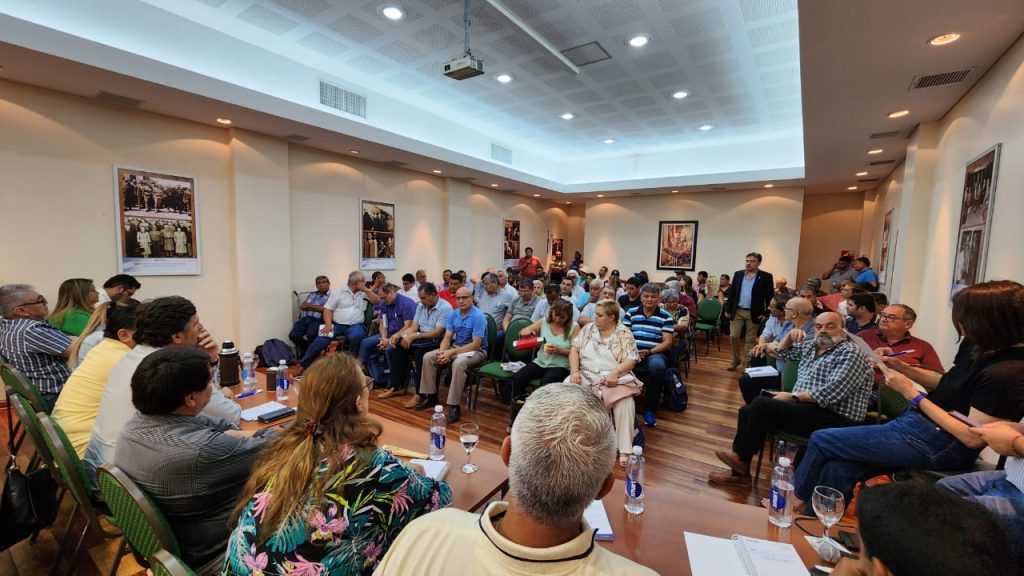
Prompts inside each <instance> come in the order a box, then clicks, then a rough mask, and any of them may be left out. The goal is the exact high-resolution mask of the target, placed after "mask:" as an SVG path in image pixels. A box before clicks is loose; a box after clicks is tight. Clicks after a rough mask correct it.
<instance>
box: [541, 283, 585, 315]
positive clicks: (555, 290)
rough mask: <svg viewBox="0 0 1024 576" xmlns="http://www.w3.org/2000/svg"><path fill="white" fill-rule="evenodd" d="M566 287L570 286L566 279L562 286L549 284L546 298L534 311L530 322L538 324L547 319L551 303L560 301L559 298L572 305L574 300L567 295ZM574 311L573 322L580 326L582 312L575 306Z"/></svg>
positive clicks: (545, 288)
mask: <svg viewBox="0 0 1024 576" xmlns="http://www.w3.org/2000/svg"><path fill="white" fill-rule="evenodd" d="M566 286H568V283H567V280H566V279H565V278H563V279H562V283H561V284H548V285H547V286H545V287H544V297H543V298H541V299H540V300H539V301H538V302H537V307H536V308H534V309H533V315H532V316H530V321H531V322H536V321H537V320H540V319H541V318H545V317H547V315H548V310H550V309H551V303H552V302H554V301H555V300H558V299H559V298H561V299H562V300H565V301H566V302H568V303H569V304H572V303H573V302H572V298H571V297H570V296H566V295H565V291H566V290H565V289H566ZM572 310H573V312H572V321H573V322H574V323H577V324H578V323H579V321H580V311H579V310H578V309H577V308H576V306H573V307H572Z"/></svg>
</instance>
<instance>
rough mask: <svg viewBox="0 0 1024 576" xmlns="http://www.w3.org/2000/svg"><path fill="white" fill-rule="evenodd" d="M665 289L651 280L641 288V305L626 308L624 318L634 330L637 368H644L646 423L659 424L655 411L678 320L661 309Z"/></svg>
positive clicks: (659, 402)
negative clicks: (662, 290) (662, 293)
mask: <svg viewBox="0 0 1024 576" xmlns="http://www.w3.org/2000/svg"><path fill="white" fill-rule="evenodd" d="M660 300H661V289H660V288H658V285H657V284H654V283H653V282H648V283H647V284H644V286H643V288H641V289H640V302H641V304H640V306H637V307H636V308H631V309H629V310H626V318H625V319H624V320H623V321H622V322H623V324H625V325H626V327H627V328H629V329H630V330H632V331H633V340H635V341H636V348H637V355H638V361H637V363H636V368H639V369H641V370H644V371H645V372H646V375H645V377H644V424H645V425H646V426H654V425H656V424H657V422H658V421H657V418H656V415H655V413H656V412H657V411H658V406H660V405H661V391H662V388H663V387H664V384H665V370H666V369H667V368H668V352H669V348H671V347H672V336H673V335H674V334H675V322H673V321H672V316H671V315H670V314H669V313H668V312H666V311H664V310H662V309H661V306H659V303H660Z"/></svg>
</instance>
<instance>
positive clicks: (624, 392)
mask: <svg viewBox="0 0 1024 576" xmlns="http://www.w3.org/2000/svg"><path fill="white" fill-rule="evenodd" d="M630 375H631V376H633V379H632V380H630V381H629V382H623V383H621V384H619V385H618V386H605V385H604V384H603V383H598V384H592V385H591V387H590V389H591V390H592V391H593V392H594V394H597V397H598V398H600V399H601V400H603V401H604V407H605V408H609V409H610V408H611V407H612V406H614V405H615V403H616V402H618V401H619V400H622V399H623V398H625V397H627V396H636V395H638V394H640V391H641V390H643V387H644V383H643V382H641V381H640V379H639V378H637V377H636V375H633V374H630Z"/></svg>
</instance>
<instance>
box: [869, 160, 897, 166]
mask: <svg viewBox="0 0 1024 576" xmlns="http://www.w3.org/2000/svg"><path fill="white" fill-rule="evenodd" d="M895 163H896V161H895V160H875V161H874V162H868V166H885V165H886V164H895Z"/></svg>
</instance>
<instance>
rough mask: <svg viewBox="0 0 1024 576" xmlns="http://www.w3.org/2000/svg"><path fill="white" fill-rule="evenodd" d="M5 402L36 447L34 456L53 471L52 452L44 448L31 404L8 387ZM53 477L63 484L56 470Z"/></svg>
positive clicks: (42, 434) (42, 433)
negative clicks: (37, 456) (7, 402)
mask: <svg viewBox="0 0 1024 576" xmlns="http://www.w3.org/2000/svg"><path fill="white" fill-rule="evenodd" d="M7 400H8V401H9V402H10V403H11V407H12V408H14V413H15V414H17V415H18V421H19V422H21V425H22V426H23V427H24V428H25V433H26V434H28V437H29V438H30V439H31V440H32V445H33V446H35V447H36V454H38V455H39V458H40V459H41V460H42V461H43V464H44V465H45V466H46V467H47V468H49V469H50V470H54V464H53V451H52V450H50V449H49V448H47V446H46V439H45V437H44V436H45V433H44V432H43V428H42V426H41V425H40V423H39V416H37V414H36V411H35V409H34V407H33V406H32V403H30V402H29V401H28V399H27V398H25V397H24V396H22V395H21V394H18V393H17V392H15V391H13V390H11V388H10V386H8V387H7ZM54 476H55V477H54V480H56V481H57V483H58V484H61V485H63V484H64V482H63V481H62V480H61V479H60V477H59V475H58V474H57V472H56V470H54Z"/></svg>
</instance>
